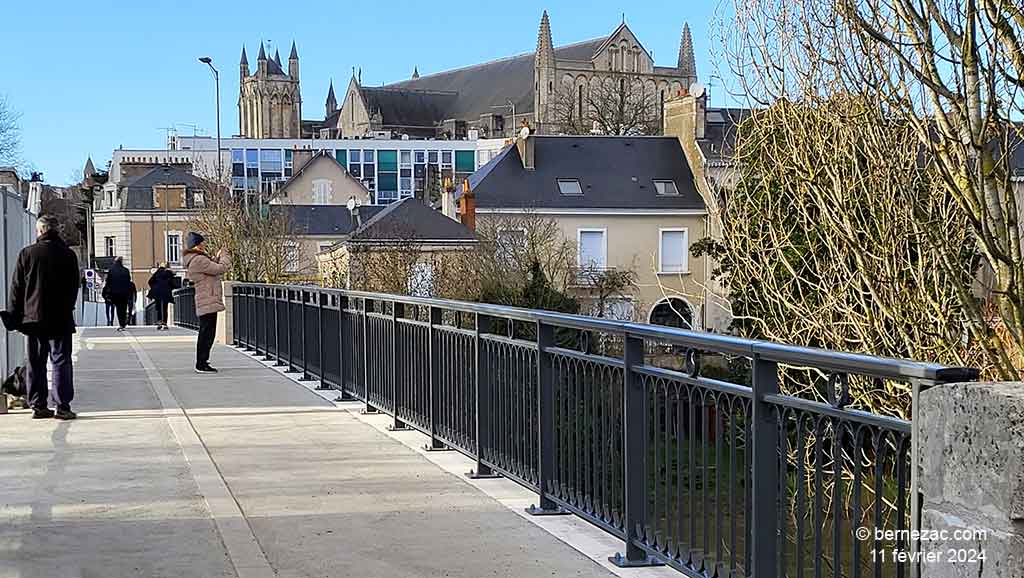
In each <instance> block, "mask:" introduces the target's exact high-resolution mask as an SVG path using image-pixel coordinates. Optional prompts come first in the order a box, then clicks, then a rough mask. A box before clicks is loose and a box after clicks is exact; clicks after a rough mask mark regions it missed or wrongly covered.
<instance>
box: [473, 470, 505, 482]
mask: <svg viewBox="0 0 1024 578" xmlns="http://www.w3.org/2000/svg"><path fill="white" fill-rule="evenodd" d="M466 477H467V478H469V479H471V480H492V479H495V478H500V477H501V474H496V473H494V472H491V473H489V474H481V473H479V472H477V471H476V470H469V471H468V472H466Z"/></svg>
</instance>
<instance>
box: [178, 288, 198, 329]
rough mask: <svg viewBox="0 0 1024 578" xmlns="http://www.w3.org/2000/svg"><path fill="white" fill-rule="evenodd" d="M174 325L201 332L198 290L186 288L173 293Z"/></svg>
mask: <svg viewBox="0 0 1024 578" xmlns="http://www.w3.org/2000/svg"><path fill="white" fill-rule="evenodd" d="M173 295H174V324H175V325H177V326H178V327H184V328H186V329H192V330H196V331H198V330H199V316H198V315H196V288H195V287H184V288H182V289H177V290H175V291H174V292H173Z"/></svg>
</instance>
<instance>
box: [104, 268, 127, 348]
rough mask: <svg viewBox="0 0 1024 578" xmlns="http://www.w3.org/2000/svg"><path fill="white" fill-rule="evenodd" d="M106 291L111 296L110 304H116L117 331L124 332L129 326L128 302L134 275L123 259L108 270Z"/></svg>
mask: <svg viewBox="0 0 1024 578" xmlns="http://www.w3.org/2000/svg"><path fill="white" fill-rule="evenodd" d="M105 289H106V291H107V293H108V294H109V297H110V302H111V303H113V304H114V309H115V310H116V311H117V325H118V327H117V330H118V331H124V327H125V325H127V324H128V301H129V300H130V299H131V294H132V274H131V273H129V272H128V269H126V268H125V266H124V260H123V259H122V258H121V257H117V258H116V259H114V264H113V265H111V266H110V269H108V270H107V286H106V288H105Z"/></svg>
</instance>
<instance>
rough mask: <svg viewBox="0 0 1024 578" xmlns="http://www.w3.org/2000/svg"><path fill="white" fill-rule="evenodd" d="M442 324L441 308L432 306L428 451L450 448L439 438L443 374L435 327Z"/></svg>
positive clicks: (429, 349)
mask: <svg viewBox="0 0 1024 578" xmlns="http://www.w3.org/2000/svg"><path fill="white" fill-rule="evenodd" d="M440 324H441V309H440V308H438V307H430V327H429V329H428V330H427V331H428V333H427V348H428V357H427V358H428V359H429V364H430V382H429V392H430V443H429V444H427V445H426V447H425V448H423V449H425V450H427V451H428V452H436V451H443V450H447V449H449V448H448V446H446V445H444V443H442V442H441V440H439V439H437V419H438V416H439V415H441V395H440V392H438V391H437V389H438V386H439V385H440V383H441V375H440V372H439V367H438V362H437V360H436V359H435V357H436V356H437V353H438V351H437V350H438V347H437V345H436V343H435V341H436V339H437V332H436V331H435V330H434V327H435V326H437V325H440Z"/></svg>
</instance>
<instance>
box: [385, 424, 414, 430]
mask: <svg viewBox="0 0 1024 578" xmlns="http://www.w3.org/2000/svg"><path fill="white" fill-rule="evenodd" d="M409 429H410V428H409V426H407V425H405V424H404V423H402V424H398V423H393V424H391V425H389V426H388V431H407V430H409Z"/></svg>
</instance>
